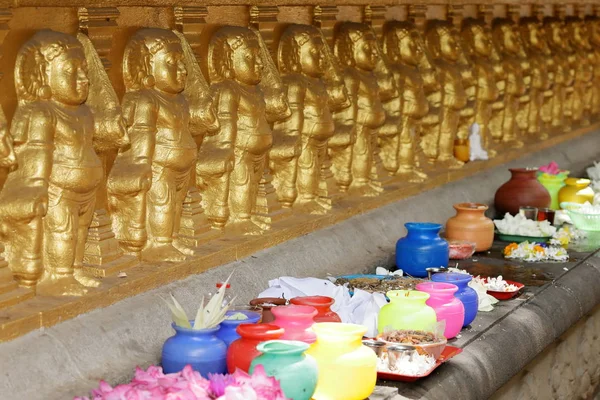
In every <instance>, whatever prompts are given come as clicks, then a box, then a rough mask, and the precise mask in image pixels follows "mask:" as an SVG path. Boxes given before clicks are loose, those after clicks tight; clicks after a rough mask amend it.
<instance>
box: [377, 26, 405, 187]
mask: <svg viewBox="0 0 600 400" xmlns="http://www.w3.org/2000/svg"><path fill="white" fill-rule="evenodd" d="M369 29H370V30H371V32H372V34H373V36H374V37H376V35H375V31H374V29H373V28H372V27H370V28H369ZM375 53H376V60H377V62H376V64H375V68H374V69H373V72H374V74H375V77H376V79H377V85H378V87H379V99H380V100H381V103H382V105H383V110H384V112H385V121H384V124H383V125H381V126H380V127H379V128H377V133H376V135H375V136H373V140H374V143H373V144H372V146H373V149H374V153H373V167H372V170H373V177H374V181H373V183H374V184H375V185H377V186H378V187H380V188H382V187H383V183H384V180H386V178H385V177H386V175H387V176H394V175H396V171H398V168H399V161H398V155H399V149H400V128H401V127H400V123H401V111H402V110H401V107H402V98H401V97H400V94H399V92H398V86H397V82H396V79H395V78H394V74H393V73H392V70H391V66H390V62H389V60H388V58H387V57H386V56H385V55H384V53H383V51H382V49H381V47H380V45H379V42H378V41H377V40H376V42H375Z"/></svg>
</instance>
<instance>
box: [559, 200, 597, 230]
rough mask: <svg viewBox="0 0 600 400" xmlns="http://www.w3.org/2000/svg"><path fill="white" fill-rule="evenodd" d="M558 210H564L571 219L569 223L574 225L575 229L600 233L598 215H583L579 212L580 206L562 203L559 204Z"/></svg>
mask: <svg viewBox="0 0 600 400" xmlns="http://www.w3.org/2000/svg"><path fill="white" fill-rule="evenodd" d="M560 208H562V209H563V210H565V211H566V212H567V214H568V215H569V218H571V222H573V225H575V228H577V229H581V230H583V231H594V232H598V231H600V213H599V214H584V213H581V212H579V211H578V210H579V208H581V204H578V203H570V202H567V201H563V202H562V203H560Z"/></svg>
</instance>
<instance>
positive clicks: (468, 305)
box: [431, 272, 479, 328]
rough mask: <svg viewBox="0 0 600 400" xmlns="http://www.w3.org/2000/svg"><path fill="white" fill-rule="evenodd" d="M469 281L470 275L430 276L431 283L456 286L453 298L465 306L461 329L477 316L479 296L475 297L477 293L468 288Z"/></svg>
mask: <svg viewBox="0 0 600 400" xmlns="http://www.w3.org/2000/svg"><path fill="white" fill-rule="evenodd" d="M471 279H473V278H472V277H471V275H467V274H461V273H458V272H442V273H439V274H433V275H432V276H431V280H432V281H433V282H444V283H451V284H453V285H456V286H458V291H457V292H456V293H455V294H454V296H456V297H457V298H458V299H459V300H460V301H461V302H462V303H463V305H464V306H465V322H464V324H463V328H464V327H465V326H467V325H469V324H471V322H473V320H474V319H475V317H476V316H477V309H478V308H479V296H477V292H476V291H475V290H474V289H472V288H471V287H469V282H471Z"/></svg>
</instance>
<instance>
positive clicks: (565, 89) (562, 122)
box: [544, 17, 575, 130]
mask: <svg viewBox="0 0 600 400" xmlns="http://www.w3.org/2000/svg"><path fill="white" fill-rule="evenodd" d="M544 31H545V33H546V39H547V43H548V48H549V49H550V52H551V54H552V59H553V60H554V63H555V67H554V86H553V89H554V90H553V96H552V101H551V102H550V104H549V105H547V106H546V112H550V113H551V115H552V117H551V118H552V123H551V126H552V128H555V129H564V130H570V129H571V120H570V115H571V108H570V107H569V106H567V103H566V99H567V94H568V93H572V92H573V82H574V79H575V71H574V69H573V65H572V63H571V61H570V60H569V45H568V42H567V40H565V34H566V32H565V27H564V24H563V22H562V21H561V20H560V19H558V18H556V17H546V18H544ZM565 117H567V118H565Z"/></svg>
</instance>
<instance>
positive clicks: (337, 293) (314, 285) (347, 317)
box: [258, 276, 387, 337]
mask: <svg viewBox="0 0 600 400" xmlns="http://www.w3.org/2000/svg"><path fill="white" fill-rule="evenodd" d="M281 296H284V297H285V298H286V299H291V298H294V297H299V296H329V297H332V298H333V299H334V300H335V303H334V304H333V306H331V310H332V311H334V312H336V313H337V314H338V315H339V316H340V318H341V319H342V322H344V323H349V324H358V325H363V326H364V327H366V328H367V333H366V334H365V335H366V336H368V337H375V336H377V317H378V315H379V309H380V308H381V307H383V306H384V305H386V304H387V300H386V299H385V296H384V295H383V294H382V293H373V294H371V293H369V292H365V291H364V290H360V289H356V290H355V291H354V295H353V296H350V292H349V291H348V288H347V287H345V286H338V285H335V284H334V283H333V282H331V281H328V280H325V279H317V278H293V277H289V276H283V277H280V278H278V279H273V280H271V281H269V288H268V289H266V290H265V291H263V292H262V293H260V294H259V295H258V297H281Z"/></svg>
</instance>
